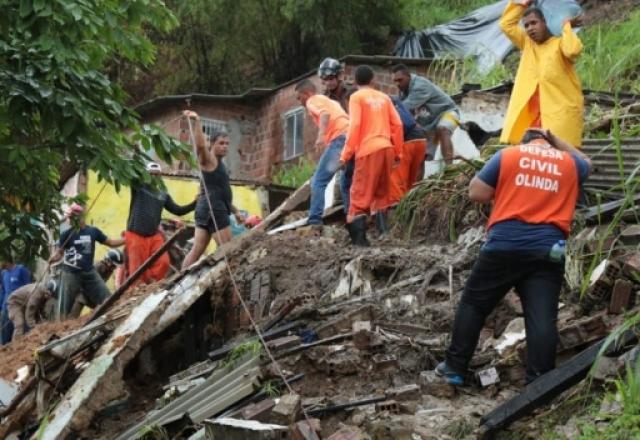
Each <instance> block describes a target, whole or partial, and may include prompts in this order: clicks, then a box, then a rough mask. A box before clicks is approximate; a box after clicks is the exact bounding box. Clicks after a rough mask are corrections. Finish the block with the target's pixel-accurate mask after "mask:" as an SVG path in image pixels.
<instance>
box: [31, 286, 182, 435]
mask: <svg viewBox="0 0 640 440" xmlns="http://www.w3.org/2000/svg"><path fill="white" fill-rule="evenodd" d="M173 299H174V298H173V296H172V295H170V293H169V292H168V291H166V290H164V291H161V292H158V293H153V294H151V295H149V296H147V297H146V298H145V299H144V301H142V303H141V304H140V305H138V306H137V307H136V308H135V309H133V310H132V311H131V314H130V315H129V316H128V317H127V318H126V319H125V320H124V322H122V324H120V326H118V328H117V329H116V330H115V331H114V333H113V334H112V335H111V338H110V339H109V341H108V342H107V343H106V344H104V345H103V346H102V347H101V348H100V350H99V351H98V353H97V354H96V355H95V356H94V358H93V359H92V361H91V363H90V364H89V366H88V367H87V368H86V369H85V370H84V371H83V372H82V373H81V374H80V377H79V378H78V380H76V381H75V383H74V384H73V385H72V387H71V388H70V389H69V391H68V392H67V393H66V394H65V396H64V398H63V400H62V402H60V404H59V405H58V406H57V407H56V409H55V410H54V412H53V414H52V416H51V421H50V422H49V424H48V425H46V427H45V429H44V430H43V431H42V436H41V438H42V439H43V440H55V439H65V438H69V437H70V436H74V435H75V434H74V432H80V431H82V430H83V429H85V428H86V427H88V426H89V424H90V423H91V420H92V419H93V416H94V415H95V414H96V413H97V412H98V411H99V410H100V409H102V407H103V406H104V404H105V403H107V402H109V401H110V400H112V399H114V398H116V397H118V396H119V395H120V394H121V386H122V382H121V377H122V373H123V370H124V367H125V366H126V365H127V363H128V362H129V361H130V360H131V359H133V357H134V356H135V355H136V354H137V352H138V350H139V349H140V347H141V346H142V345H143V344H144V343H146V342H147V341H149V340H150V339H151V338H152V336H153V330H154V328H155V325H156V324H157V323H158V321H159V319H160V316H162V314H163V313H164V311H165V309H166V308H167V307H168V306H169V303H170V302H171V300H173Z"/></svg>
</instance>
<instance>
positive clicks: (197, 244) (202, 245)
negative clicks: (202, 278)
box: [182, 226, 211, 269]
mask: <svg viewBox="0 0 640 440" xmlns="http://www.w3.org/2000/svg"><path fill="white" fill-rule="evenodd" d="M209 241H211V234H209V231H207V230H206V229H202V228H199V227H197V226H196V231H195V233H194V236H193V247H192V248H191V251H189V253H188V254H187V256H186V257H184V261H183V262H182V269H186V268H187V267H189V266H191V265H192V264H193V263H195V262H196V261H198V258H200V257H201V256H202V254H203V253H204V251H205V249H207V246H208V245H209Z"/></svg>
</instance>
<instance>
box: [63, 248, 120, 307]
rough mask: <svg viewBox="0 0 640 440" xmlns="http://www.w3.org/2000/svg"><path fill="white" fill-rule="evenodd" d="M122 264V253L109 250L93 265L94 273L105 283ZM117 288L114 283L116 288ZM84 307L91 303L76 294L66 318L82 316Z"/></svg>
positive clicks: (116, 250)
mask: <svg viewBox="0 0 640 440" xmlns="http://www.w3.org/2000/svg"><path fill="white" fill-rule="evenodd" d="M123 263H124V257H123V255H122V252H121V251H120V250H119V249H109V251H108V252H107V255H106V256H105V257H104V258H103V259H102V260H100V261H98V262H97V263H96V264H94V265H93V267H94V268H95V269H96V272H98V275H100V278H102V279H103V280H104V282H105V283H107V282H108V281H109V278H111V275H112V274H113V272H114V271H115V270H116V269H117V268H118V267H119V266H121V265H122V264H123ZM117 287H118V286H117V283H116V288H117ZM85 306H87V307H91V302H90V301H88V300H87V298H85V296H84V294H82V293H81V294H78V295H77V296H76V299H75V301H74V303H73V307H72V308H71V311H70V312H69V313H68V315H67V316H68V317H69V318H77V317H78V316H80V315H81V314H82V309H83V308H84V307H85Z"/></svg>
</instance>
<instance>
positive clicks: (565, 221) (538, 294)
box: [436, 129, 590, 385]
mask: <svg viewBox="0 0 640 440" xmlns="http://www.w3.org/2000/svg"><path fill="white" fill-rule="evenodd" d="M589 167H590V161H589V158H588V157H587V156H586V155H584V154H583V153H582V152H580V151H579V150H577V149H576V148H575V147H573V146H571V145H570V144H569V143H568V142H565V141H564V140H562V139H560V138H559V137H557V136H556V135H554V134H552V133H551V132H550V131H548V130H541V129H531V130H529V131H527V132H526V134H525V138H524V139H523V143H522V144H521V145H518V146H512V147H508V148H505V149H504V150H501V151H499V152H498V153H496V154H495V155H494V156H493V157H492V158H491V159H490V160H489V161H488V162H487V163H486V165H485V166H484V167H483V168H482V170H480V172H479V173H478V174H477V175H476V176H475V177H474V178H473V179H472V181H471V183H470V185H469V198H470V199H471V200H472V201H474V202H478V203H490V202H491V201H493V210H492V212H491V216H490V217H489V222H488V225H487V229H488V235H487V241H486V243H485V244H484V246H483V247H482V249H481V250H480V255H479V257H478V259H477V260H476V262H475V264H474V266H473V268H472V270H471V274H470V275H469V279H468V280H467V282H466V285H465V287H464V292H463V294H462V298H461V299H460V303H459V304H458V310H457V312H456V317H455V321H454V324H453V334H452V339H451V344H450V345H449V348H448V349H447V351H446V360H445V361H444V362H442V363H440V364H439V365H438V366H437V368H436V373H438V374H439V375H441V376H444V377H445V379H446V381H447V382H448V383H451V384H454V385H461V384H463V383H464V377H465V375H466V373H467V368H468V365H469V362H470V360H471V357H472V356H473V353H474V351H475V349H476V346H477V344H478V337H479V335H480V331H481V330H482V327H483V325H484V322H485V319H486V317H487V316H488V315H489V314H490V313H491V311H492V310H493V309H494V308H495V306H496V305H497V304H498V303H499V301H500V300H501V299H502V298H503V297H504V296H505V295H506V293H507V292H508V291H509V290H510V289H511V288H515V289H516V292H517V294H518V295H519V297H520V300H521V302H522V307H523V311H524V319H525V330H526V341H527V381H528V382H531V381H533V380H534V379H535V378H537V377H538V376H540V375H542V374H544V373H546V372H547V371H550V370H552V369H553V368H554V367H555V354H556V344H557V340H558V332H557V328H556V320H557V315H558V297H559V295H560V287H561V286H562V280H563V278H564V252H563V250H564V240H565V239H566V238H567V237H568V236H569V230H570V226H571V221H572V219H573V214H574V211H575V206H576V201H577V199H578V193H579V189H580V185H581V184H582V183H583V182H584V181H585V179H586V178H587V176H588V174H589Z"/></svg>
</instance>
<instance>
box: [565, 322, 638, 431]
mask: <svg viewBox="0 0 640 440" xmlns="http://www.w3.org/2000/svg"><path fill="white" fill-rule="evenodd" d="M636 318H637V317H636ZM632 321H633V323H634V324H635V325H637V323H638V319H632V320H629V321H627V322H628V323H631V322H632ZM614 385H615V391H616V393H615V394H613V393H607V394H606V395H605V400H608V401H619V402H620V404H621V405H622V412H621V413H620V414H600V415H599V418H601V419H602V418H604V419H605V420H606V423H605V424H601V425H599V426H598V425H596V424H594V423H591V422H590V423H586V424H585V425H583V426H582V427H581V435H580V437H578V438H579V439H581V440H591V439H605V440H626V439H629V440H631V439H637V438H639V437H640V362H638V361H636V363H635V365H631V364H627V365H626V372H625V377H624V378H619V379H616V380H615V381H614Z"/></svg>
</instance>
